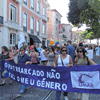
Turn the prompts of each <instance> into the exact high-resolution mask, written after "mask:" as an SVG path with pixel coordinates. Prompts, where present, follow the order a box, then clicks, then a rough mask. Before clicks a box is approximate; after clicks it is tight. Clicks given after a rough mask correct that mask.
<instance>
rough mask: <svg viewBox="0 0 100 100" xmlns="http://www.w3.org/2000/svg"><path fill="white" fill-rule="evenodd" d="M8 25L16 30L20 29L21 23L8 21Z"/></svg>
mask: <svg viewBox="0 0 100 100" xmlns="http://www.w3.org/2000/svg"><path fill="white" fill-rule="evenodd" d="M8 24H9V25H10V26H11V27H16V28H19V23H16V22H14V21H12V20H8Z"/></svg>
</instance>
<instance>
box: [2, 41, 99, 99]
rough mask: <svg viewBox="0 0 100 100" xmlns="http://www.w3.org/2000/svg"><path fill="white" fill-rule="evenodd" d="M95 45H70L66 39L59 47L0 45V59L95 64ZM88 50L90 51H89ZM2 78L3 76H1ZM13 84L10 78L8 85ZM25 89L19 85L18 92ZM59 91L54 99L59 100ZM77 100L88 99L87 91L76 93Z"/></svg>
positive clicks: (38, 62)
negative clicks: (0, 51) (9, 46)
mask: <svg viewBox="0 0 100 100" xmlns="http://www.w3.org/2000/svg"><path fill="white" fill-rule="evenodd" d="M96 48H97V46H94V45H86V46H83V44H82V43H80V44H79V46H76V45H72V43H71V41H70V40H69V41H67V44H64V46H61V47H54V46H49V47H46V46H44V47H41V48H39V46H36V47H35V46H34V45H32V46H30V47H29V46H25V47H21V48H20V50H18V47H17V45H15V46H14V47H13V48H12V49H10V50H9V49H8V48H7V47H6V46H3V47H2V53H1V59H5V60H9V61H14V62H15V64H18V63H25V64H26V65H27V64H35V65H38V64H39V65H44V66H54V68H56V67H57V66H66V67H68V68H69V67H72V66H73V65H90V64H91V65H96V63H95V62H94V61H93V60H92V59H93V53H95V52H96ZM89 52H90V53H89ZM2 78H3V77H2ZM11 84H13V81H12V80H11V79H10V82H9V85H11ZM4 85H6V79H5V78H3V81H2V83H1V84H0V86H4ZM25 90H26V86H25V85H23V84H22V85H21V90H20V93H21V94H23V93H24V92H25ZM60 95H61V91H56V100H60ZM67 96H68V92H64V98H65V100H68V97H67ZM77 98H78V99H77V100H81V99H82V100H89V94H88V93H77Z"/></svg>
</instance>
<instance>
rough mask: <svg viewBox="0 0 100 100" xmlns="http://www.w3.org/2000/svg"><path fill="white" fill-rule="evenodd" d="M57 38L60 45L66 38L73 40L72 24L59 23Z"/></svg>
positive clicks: (64, 42)
mask: <svg viewBox="0 0 100 100" xmlns="http://www.w3.org/2000/svg"><path fill="white" fill-rule="evenodd" d="M59 38H60V39H59V40H60V43H61V44H62V45H63V44H66V43H67V41H68V40H71V41H72V42H73V41H74V33H73V32H72V26H71V25H70V24H60V25H59Z"/></svg>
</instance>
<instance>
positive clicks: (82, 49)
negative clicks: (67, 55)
mask: <svg viewBox="0 0 100 100" xmlns="http://www.w3.org/2000/svg"><path fill="white" fill-rule="evenodd" d="M80 50H81V51H82V52H83V56H84V58H86V55H85V53H86V51H85V49H84V48H83V47H79V48H78V49H77V52H79V51H80ZM78 57H79V56H78Z"/></svg>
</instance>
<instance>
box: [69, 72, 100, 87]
mask: <svg viewBox="0 0 100 100" xmlns="http://www.w3.org/2000/svg"><path fill="white" fill-rule="evenodd" d="M70 74H71V82H72V87H73V88H81V89H82V88H83V89H100V75H99V71H92V72H88V71H71V72H70Z"/></svg>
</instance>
